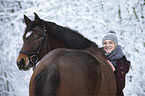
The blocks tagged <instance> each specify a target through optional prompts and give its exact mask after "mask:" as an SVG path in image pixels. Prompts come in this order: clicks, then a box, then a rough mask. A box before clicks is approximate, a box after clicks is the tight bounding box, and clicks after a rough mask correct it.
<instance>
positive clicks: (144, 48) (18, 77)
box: [0, 0, 145, 96]
mask: <svg viewBox="0 0 145 96" xmlns="http://www.w3.org/2000/svg"><path fill="white" fill-rule="evenodd" d="M34 12H36V13H37V14H38V15H39V16H40V18H42V19H44V20H46V21H52V22H55V23H56V24H59V25H61V26H66V27H69V28H71V29H75V30H78V31H79V32H80V33H81V34H82V35H83V36H85V37H86V38H88V39H90V40H92V41H94V42H96V43H97V44H98V45H99V46H100V47H102V38H103V36H104V35H105V34H106V33H107V32H108V31H109V30H114V31H115V32H116V34H117V36H118V39H119V45H121V46H122V48H123V51H124V53H125V55H126V56H127V59H128V60H130V61H131V68H130V71H129V73H128V74H127V75H126V86H125V89H124V90H123V91H124V93H125V96H145V83H144V82H145V64H144V62H145V0H0V96H28V95H29V88H28V86H29V80H30V77H31V74H32V70H30V71H20V70H18V68H17V65H16V59H17V57H18V54H19V51H20V49H21V47H22V44H23V41H22V36H23V33H24V29H25V27H26V26H25V24H24V20H23V15H24V14H25V15H27V16H28V17H29V18H31V19H32V20H33V17H34V14H33V13H34Z"/></svg>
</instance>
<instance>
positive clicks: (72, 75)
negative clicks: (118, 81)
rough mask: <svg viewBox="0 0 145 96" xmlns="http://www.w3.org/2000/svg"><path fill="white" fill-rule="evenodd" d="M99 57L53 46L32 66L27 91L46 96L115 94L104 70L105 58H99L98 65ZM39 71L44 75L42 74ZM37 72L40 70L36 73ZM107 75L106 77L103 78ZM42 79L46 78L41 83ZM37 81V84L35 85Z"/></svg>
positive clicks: (33, 95)
mask: <svg viewBox="0 0 145 96" xmlns="http://www.w3.org/2000/svg"><path fill="white" fill-rule="evenodd" d="M99 61H100V58H97V60H96V57H94V56H92V55H90V54H88V53H87V52H84V51H80V50H70V49H57V50H54V51H52V52H50V53H49V54H47V55H46V56H44V58H43V59H42V60H41V61H40V63H39V64H38V66H37V68H36V69H35V70H34V73H33V75H32V78H31V81H30V88H29V89H30V95H31V96H35V95H36V94H37V95H42V93H43V95H48V96H49V95H56V94H57V95H65V96H66V95H67V96H70V95H77V96H82V95H83V96H84V95H86V96H88V95H91V96H95V95H96V96H103V95H108V94H111V95H115V94H116V93H115V88H113V87H111V86H112V85H111V82H114V81H113V80H112V78H111V75H109V74H107V70H108V68H107V67H105V66H106V65H105V63H106V62H105V61H103V64H104V65H101V66H100V62H99ZM101 62H102V61H101ZM108 67H110V66H108ZM102 68H104V69H102ZM109 71H111V70H109ZM47 72H49V73H47ZM42 73H43V74H44V73H46V74H47V75H45V76H44V75H42ZM39 74H41V76H40V77H39ZM49 75H52V76H49ZM108 77H109V78H110V79H107V78H108ZM41 79H43V81H41ZM47 80H48V81H47ZM49 80H52V81H49ZM111 80H112V81H111ZM44 81H47V84H44V85H43V83H42V82H44ZM53 81H54V82H53ZM40 82H41V86H39V87H37V85H39V83H40ZM50 83H52V84H50ZM53 83H54V84H53ZM112 84H113V83H112ZM113 86H114V85H113ZM112 88H113V89H112ZM45 89H47V90H45ZM49 89H51V90H49ZM54 90H55V91H54ZM42 91H43V92H42Z"/></svg>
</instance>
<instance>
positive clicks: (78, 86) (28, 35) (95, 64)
mask: <svg viewBox="0 0 145 96" xmlns="http://www.w3.org/2000/svg"><path fill="white" fill-rule="evenodd" d="M24 20H25V23H26V29H25V33H24V35H23V41H24V44H23V47H22V48H21V51H20V54H19V57H18V59H17V66H18V68H19V69H20V70H29V69H30V68H31V67H33V68H35V65H36V63H37V62H38V61H40V63H38V66H37V67H36V68H35V69H34V73H33V75H32V77H31V81H30V86H29V90H30V95H32V96H37V95H48V96H50V95H99V96H103V95H114V96H115V95H116V81H115V77H114V73H113V71H112V69H111V67H110V65H109V64H108V63H107V60H106V58H105V57H104V53H103V52H102V51H101V50H100V49H99V48H98V46H97V45H96V44H95V43H94V42H92V41H90V40H88V39H87V38H85V37H84V36H82V35H81V34H79V33H78V32H77V31H74V30H71V29H69V28H67V27H62V26H59V25H57V24H55V23H53V22H48V21H44V20H42V19H40V18H39V17H38V15H37V14H36V13H35V20H34V21H31V20H30V19H29V18H28V17H27V16H25V15H24ZM60 48H61V49H60ZM62 48H63V49H62ZM64 48H67V49H64ZM47 53H48V54H47Z"/></svg>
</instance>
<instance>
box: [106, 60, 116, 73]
mask: <svg viewBox="0 0 145 96" xmlns="http://www.w3.org/2000/svg"><path fill="white" fill-rule="evenodd" d="M107 62H108V63H109V65H110V66H111V68H112V69H113V71H115V67H114V66H113V64H112V63H111V62H110V61H109V60H107Z"/></svg>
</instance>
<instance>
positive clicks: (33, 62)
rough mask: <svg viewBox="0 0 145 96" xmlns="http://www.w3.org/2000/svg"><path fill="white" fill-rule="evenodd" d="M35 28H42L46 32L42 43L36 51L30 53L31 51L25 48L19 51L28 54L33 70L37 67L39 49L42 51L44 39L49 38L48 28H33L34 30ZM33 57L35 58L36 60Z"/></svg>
mask: <svg viewBox="0 0 145 96" xmlns="http://www.w3.org/2000/svg"><path fill="white" fill-rule="evenodd" d="M35 29H38V30H42V31H43V32H44V34H43V38H42V40H41V44H40V46H39V47H38V49H37V50H36V51H35V53H29V52H27V51H25V50H20V52H19V53H24V54H26V55H27V56H28V58H29V61H30V64H32V65H31V67H33V70H34V69H35V68H36V63H37V62H38V54H39V51H40V49H41V47H42V45H43V43H44V41H45V40H47V37H46V29H45V28H44V29H42V28H33V30H35ZM47 52H48V40H47ZM33 59H35V61H34V60H33Z"/></svg>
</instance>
